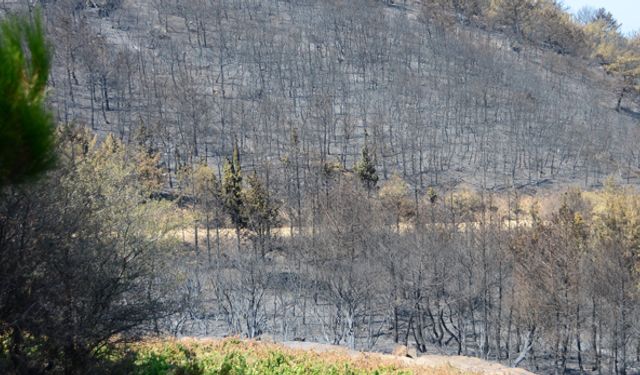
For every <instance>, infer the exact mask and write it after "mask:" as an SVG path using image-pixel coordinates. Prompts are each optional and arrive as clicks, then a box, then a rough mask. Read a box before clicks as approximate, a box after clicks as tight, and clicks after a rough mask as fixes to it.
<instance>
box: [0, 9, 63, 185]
mask: <svg viewBox="0 0 640 375" xmlns="http://www.w3.org/2000/svg"><path fill="white" fill-rule="evenodd" d="M50 64H51V53H50V49H49V45H48V44H47V41H46V39H45V36H44V29H43V26H42V22H41V21H40V16H39V14H37V15H36V17H34V21H33V22H29V21H27V20H26V19H22V18H17V17H10V18H8V19H5V20H4V21H2V23H1V24H0V93H1V94H0V187H2V186H5V185H9V184H15V183H20V182H23V181H25V180H28V179H30V178H33V177H35V176H37V175H39V174H41V173H42V172H44V171H45V170H47V169H48V168H50V167H51V166H52V164H53V162H54V122H53V117H52V115H51V113H49V111H47V110H46V109H45V107H44V99H45V91H46V90H45V89H46V86H47V80H48V78H49V68H50Z"/></svg>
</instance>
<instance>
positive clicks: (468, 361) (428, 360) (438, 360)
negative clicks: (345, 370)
mask: <svg viewBox="0 0 640 375" xmlns="http://www.w3.org/2000/svg"><path fill="white" fill-rule="evenodd" d="M282 345H284V346H286V347H288V348H291V349H297V350H308V351H313V352H316V353H327V352H341V353H347V354H349V355H351V356H353V357H359V356H366V357H369V358H371V357H379V358H380V359H383V360H399V361H401V362H402V363H404V364H406V365H407V366H409V367H411V368H418V369H419V368H421V367H422V368H425V370H426V368H429V367H441V366H446V365H449V366H451V367H454V368H456V369H459V370H462V371H471V372H476V373H479V374H496V375H534V374H533V373H532V372H529V371H527V370H524V369H521V368H510V367H506V366H504V365H501V364H499V363H495V362H489V361H485V360H482V359H480V358H475V357H464V356H446V355H422V356H419V357H418V358H416V359H413V358H407V357H398V356H394V355H390V354H379V353H368V352H358V351H354V350H348V349H345V348H344V347H341V346H335V345H328V344H319V343H312V342H298V341H286V342H283V343H282Z"/></svg>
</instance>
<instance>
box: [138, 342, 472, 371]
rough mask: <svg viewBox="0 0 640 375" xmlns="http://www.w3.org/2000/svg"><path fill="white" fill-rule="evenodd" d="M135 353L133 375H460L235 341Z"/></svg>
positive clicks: (164, 345) (141, 347) (159, 345)
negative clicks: (418, 374) (419, 374)
mask: <svg viewBox="0 0 640 375" xmlns="http://www.w3.org/2000/svg"><path fill="white" fill-rule="evenodd" d="M131 352H132V353H133V354H134V355H133V359H132V361H133V366H132V368H133V371H132V373H134V374H137V375H165V374H167V375H168V374H171V375H208V374H211V375H213V374H216V375H217V374H220V375H254V374H255V375H263V374H264V375H269V374H273V375H276V374H277V375H293V374H333V375H342V374H344V375H357V374H380V375H382V374H414V373H421V374H422V373H427V374H434V375H453V374H462V373H461V372H460V371H458V370H456V369H452V368H450V367H446V368H438V369H430V370H427V369H421V370H419V371H416V370H415V369H412V368H410V367H407V366H405V365H403V364H402V363H401V362H393V361H384V360H381V359H380V358H378V357H367V356H365V357H350V356H349V355H348V354H346V352H327V353H322V354H318V353H315V352H308V351H301V350H292V349H287V348H283V347H280V346H277V345H272V344H264V343H257V342H252V341H241V340H238V339H233V338H232V339H226V340H222V341H195V340H182V341H160V342H151V343H143V344H138V345H135V346H134V347H132V348H131ZM425 371H426V372H425Z"/></svg>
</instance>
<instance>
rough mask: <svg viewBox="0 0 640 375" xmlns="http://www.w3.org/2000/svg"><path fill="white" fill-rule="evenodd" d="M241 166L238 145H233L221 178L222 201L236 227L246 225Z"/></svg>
mask: <svg viewBox="0 0 640 375" xmlns="http://www.w3.org/2000/svg"><path fill="white" fill-rule="evenodd" d="M242 198H243V197H242V167H241V166H240V153H239V151H238V145H237V144H236V145H234V147H233V156H232V158H231V159H227V162H226V163H225V165H224V171H223V180H222V201H223V205H224V208H225V210H226V211H227V213H228V214H229V216H231V220H232V221H233V224H234V225H235V226H236V228H241V227H244V226H245V225H246V222H245V220H244V216H243V215H242V211H243V206H244V202H243V199H242Z"/></svg>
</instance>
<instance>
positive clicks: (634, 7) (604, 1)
mask: <svg viewBox="0 0 640 375" xmlns="http://www.w3.org/2000/svg"><path fill="white" fill-rule="evenodd" d="M562 2H563V3H564V5H566V6H567V7H569V8H570V9H569V11H570V12H571V13H576V12H577V11H578V10H580V8H582V7H583V6H585V5H587V6H590V7H593V8H596V9H597V8H605V9H607V10H608V11H609V12H611V14H613V16H614V17H615V19H617V20H618V22H619V23H621V24H622V28H621V30H622V32H623V33H629V32H631V31H635V30H640V0H563V1H562Z"/></svg>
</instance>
